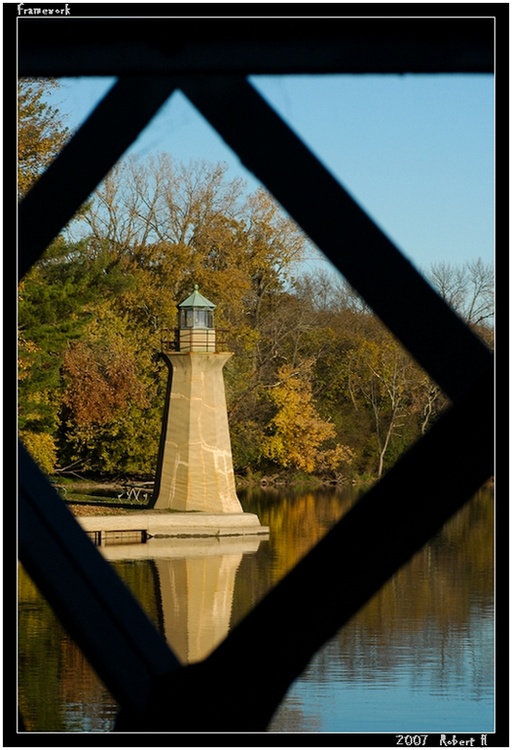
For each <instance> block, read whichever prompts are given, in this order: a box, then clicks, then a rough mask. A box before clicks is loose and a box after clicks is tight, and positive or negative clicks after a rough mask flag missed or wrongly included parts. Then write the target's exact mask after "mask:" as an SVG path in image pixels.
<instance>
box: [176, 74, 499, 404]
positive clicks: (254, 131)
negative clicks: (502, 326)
mask: <svg viewBox="0 0 512 750" xmlns="http://www.w3.org/2000/svg"><path fill="white" fill-rule="evenodd" d="M179 85H180V88H181V90H182V91H183V93H184V94H185V95H186V96H187V97H188V98H189V99H190V101H191V102H192V103H193V104H194V105H195V106H196V107H197V108H198V109H199V111H200V112H201V113H202V114H203V115H204V116H205V117H206V118H207V119H208V120H209V122H210V123H211V125H213V127H214V128H215V129H216V130H217V132H218V133H219V135H221V136H222V137H223V138H224V140H225V141H226V143H227V145H228V146H230V147H231V148H232V149H233V150H234V151H235V152H236V153H237V154H238V156H239V157H240V159H241V160H242V162H243V164H244V165H245V166H246V167H247V169H249V170H250V171H251V172H252V173H253V174H254V175H255V176H256V177H257V178H258V179H259V180H261V182H262V183H263V184H264V185H265V186H266V187H267V188H268V189H269V190H270V192H271V193H273V195H274V197H275V198H276V199H277V200H278V201H279V202H280V203H281V205H282V206H283V207H284V208H285V210H286V211H287V212H288V213H289V214H290V215H291V216H292V218H294V219H295V221H296V222H297V223H298V224H299V225H300V226H301V227H302V229H303V230H304V231H305V232H306V233H307V234H308V235H309V237H310V238H311V239H312V240H313V242H315V243H316V245H317V246H318V247H319V248H320V249H321V250H322V251H323V252H324V253H325V255H326V256H327V257H328V258H329V259H330V260H331V261H332V263H333V264H334V265H335V266H336V267H337V268H338V269H339V270H340V271H341V273H342V274H343V275H344V276H345V277H346V278H347V280H348V281H349V282H350V284H351V285H352V286H353V287H354V288H355V289H356V290H357V291H358V292H359V293H360V294H361V295H362V297H363V298H364V299H365V300H366V302H367V303H368V304H369V305H370V306H371V307H372V308H373V310H374V311H375V313H376V314H377V315H378V316H379V317H380V318H381V320H382V321H383V322H384V323H385V324H386V325H387V326H388V327H389V328H390V329H391V331H392V332H393V333H394V334H395V336H397V338H399V339H400V341H401V342H402V344H403V345H404V346H405V347H406V349H408V350H409V352H411V354H412V355H413V356H414V357H415V358H416V359H417V361H418V362H419V363H420V365H421V366H422V367H423V368H424V369H425V370H426V371H427V372H428V373H429V374H430V375H431V376H432V377H433V378H434V380H436V381H437V383H438V384H439V385H440V386H441V388H443V389H444V391H445V392H446V394H447V395H448V396H449V397H450V398H451V399H457V398H459V397H460V396H461V395H462V394H463V393H464V392H465V391H466V390H467V389H468V387H469V386H470V385H471V383H472V382H474V381H475V380H476V379H478V377H479V376H480V375H482V373H483V372H485V369H486V367H487V366H488V364H489V362H490V360H491V355H490V352H489V350H488V349H487V348H486V347H485V345H484V344H483V343H482V342H481V341H480V340H479V339H478V338H477V337H476V336H474V335H473V333H472V332H471V331H470V330H469V328H468V327H467V326H466V325H465V324H464V323H463V322H462V321H461V320H460V319H459V318H458V317H457V316H456V315H455V313H454V312H453V311H452V310H451V309H450V308H449V307H448V305H446V304H445V303H444V301H443V300H442V299H441V298H440V297H439V295H438V294H437V293H436V292H435V291H434V290H433V289H432V287H431V286H430V285H429V284H428V283H427V282H426V281H425V279H424V278H423V277H422V276H421V275H420V274H419V273H418V272H417V271H416V270H415V268H414V267H413V266H412V264H411V263H409V261H407V259H406V258H405V257H404V256H403V255H402V254H401V253H400V251H399V250H398V249H397V248H396V247H395V246H394V245H393V243H392V242H391V241H390V240H389V239H388V237H387V236H386V235H385V234H384V233H383V232H382V231H381V230H380V229H379V227H377V225H376V224H375V223H374V222H373V221H372V220H371V219H370V218H369V217H368V215H367V214H366V213H365V212H364V211H363V210H362V208H361V207H360V206H359V205H358V204H357V203H356V202H355V201H354V200H353V199H352V197H351V196H350V195H349V194H348V192H347V191H346V190H345V189H344V188H343V187H342V186H341V185H340V184H339V183H338V182H337V181H336V180H335V179H334V178H333V177H332V176H331V174H330V173H329V172H328V171H327V170H326V169H325V168H324V167H323V166H322V164H320V162H319V161H318V160H317V159H316V158H315V157H314V156H313V154H312V153H311V152H310V151H309V150H308V149H307V148H306V146H305V145H304V144H303V143H302V141H301V140H300V139H299V138H298V137H297V136H296V135H295V134H294V133H293V131H292V130H291V129H290V128H288V126H287V125H286V124H285V123H284V122H283V121H282V120H281V118H280V117H279V116H278V115H277V114H276V113H275V112H274V111H273V110H272V108H271V107H270V106H269V105H268V104H267V103H266V102H265V100H264V99H263V98H262V97H261V96H260V95H259V94H258V92H257V91H256V90H255V89H254V88H253V87H252V86H251V85H250V84H249V83H248V82H247V81H246V80H245V79H243V78H239V77H236V76H231V77H228V76H217V77H215V78H212V77H206V76H190V77H188V78H181V79H180V84H179Z"/></svg>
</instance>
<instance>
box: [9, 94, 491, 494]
mask: <svg viewBox="0 0 512 750" xmlns="http://www.w3.org/2000/svg"><path fill="white" fill-rule="evenodd" d="M42 112H43V114H45V110H44V107H43V108H42ZM36 122H37V117H36ZM23 167H24V161H23V159H21V163H20V169H21V170H22V171H23ZM36 177H37V175H36ZM36 177H35V178H36ZM311 251H312V248H311V247H310V246H309V245H308V241H307V239H306V238H305V237H304V235H303V233H302V232H301V230H300V229H299V228H298V227H297V226H296V225H295V224H294V222H293V221H291V220H290V219H289V218H288V217H286V216H285V215H283V213H282V211H281V210H280V209H279V207H278V206H277V204H276V203H275V202H274V201H273V200H272V198H271V197H270V196H269V195H268V194H267V193H266V192H265V191H263V190H258V191H256V192H255V193H254V194H252V195H247V194H246V192H245V186H244V184H243V183H242V182H241V181H238V180H235V181H233V180H228V178H227V174H226V168H225V166H223V165H212V164H208V163H196V164H192V165H189V166H186V167H185V166H183V165H179V164H177V163H175V162H174V161H173V159H172V158H171V157H170V156H169V155H167V154H162V155H160V156H158V157H155V158H151V159H145V160H143V159H138V158H131V159H128V160H125V161H123V162H121V163H120V164H119V165H118V166H117V167H116V168H115V169H114V170H113V171H112V172H111V173H110V174H109V176H108V177H107V178H106V180H105V181H104V182H103V183H102V185H101V186H100V187H99V189H98V190H97V192H96V194H95V195H94V196H93V197H92V198H91V200H90V202H89V204H88V205H87V206H85V207H84V208H83V210H82V211H81V213H80V215H79V216H78V217H77V218H76V220H75V222H74V223H73V225H72V226H71V227H70V228H69V229H68V230H66V232H65V233H64V234H63V235H62V236H61V237H59V238H58V239H57V240H56V241H55V242H54V243H53V245H52V246H51V247H50V248H49V249H48V251H47V252H46V254H45V256H44V257H43V258H42V259H41V260H40V261H39V262H38V263H37V264H36V265H35V266H34V267H33V268H32V269H31V271H30V272H29V273H28V274H27V275H26V277H25V278H24V279H23V281H22V283H21V284H20V288H19V304H18V319H19V346H18V352H19V400H18V402H19V429H20V434H21V437H22V439H23V441H24V442H25V444H26V445H27V447H28V449H29V450H30V451H31V452H32V455H33V456H34V458H35V459H36V460H37V461H38V462H39V464H40V465H41V466H42V468H43V469H44V470H45V471H46V472H48V473H50V474H55V473H56V472H59V471H60V472H62V471H74V472H77V473H79V474H80V475H82V476H87V475H88V474H89V475H95V476H101V477H103V478H114V477H126V476H132V477H152V476H153V473H154V470H155V467H156V458H157V451H158V443H159V439H160V431H161V426H162V416H163V404H164V396H165V389H166V381H167V370H166V368H165V366H164V364H163V363H162V361H161V359H160V357H159V352H160V350H161V338H162V336H163V335H164V334H165V331H166V329H173V328H175V326H176V324H177V315H176V312H177V311H176V305H177V304H178V303H179V302H180V301H182V300H183V299H184V298H185V297H187V296H188V295H189V294H190V293H191V291H192V290H193V285H194V284H198V285H199V287H200V291H201V293H202V294H204V296H206V297H207V298H208V299H210V300H212V301H213V302H214V303H215V304H216V305H217V309H216V315H215V326H216V328H217V330H219V331H222V336H223V337H224V338H225V340H226V341H227V344H228V347H227V348H229V349H230V350H231V351H233V352H234V355H235V356H234V357H232V358H231V359H230V361H229V362H228V364H227V365H226V367H225V381H226V395H227V400H228V411H229V422H230V429H231V440H232V450H233V461H234V466H235V471H236V472H237V473H239V474H240V475H245V476H247V475H249V476H254V475H261V474H266V475H268V474H278V473H280V472H284V471H290V470H292V471H296V472H301V473H304V474H316V475H321V476H323V477H325V478H328V479H330V480H332V481H357V480H359V479H365V478H373V477H375V476H379V475H380V474H382V473H383V472H384V471H385V469H386V467H388V466H389V465H391V464H392V463H394V461H395V460H396V458H397V457H398V456H399V455H400V453H402V452H403V450H404V449H405V448H406V447H407V446H408V445H410V444H411V443H412V442H413V441H414V440H416V439H417V438H418V436H420V435H421V434H422V433H424V432H425V431H426V430H427V429H428V428H429V426H430V425H431V424H432V422H433V421H434V420H435V419H436V417H437V415H438V414H439V413H440V411H441V410H442V409H443V408H445V406H446V403H447V402H446V398H445V397H444V395H443V393H441V392H440V390H439V388H438V387H437V386H436V385H435V383H433V382H432V381H431V379H430V378H429V377H428V376H427V375H426V374H425V373H424V372H423V371H422V370H421V369H420V368H419V367H418V366H417V364H416V363H415V362H414V361H413V360H412V359H411V358H410V357H409V356H408V354H407V353H406V352H405V351H404V350H403V348H402V347H401V346H400V345H399V344H398V343H397V341H396V340H395V339H394V338H393V337H392V336H391V335H390V334H389V332H388V331H387V330H386V329H385V328H384V327H383V326H382V325H381V324H380V322H379V321H378V319H377V318H376V317H375V316H374V315H373V314H372V312H371V311H370V310H369V309H368V308H367V307H366V306H365V305H364V304H363V303H362V302H361V300H360V299H359V298H358V297H357V295H356V294H354V292H353V291H352V290H351V289H350V287H349V286H348V285H347V284H345V283H344V282H343V281H342V280H341V277H340V278H339V279H338V277H334V276H332V275H327V274H325V273H323V274H322V273H320V272H317V273H312V274H308V275H305V274H304V273H303V271H302V269H303V268H304V265H303V264H302V261H303V260H304V259H305V257H306V255H307V254H308V253H309V252H311ZM431 279H432V282H433V283H434V285H435V286H436V287H437V288H438V290H439V291H440V293H441V294H442V295H443V296H444V297H445V298H446V299H447V301H448V302H449V303H450V304H452V305H453V306H454V308H455V309H456V310H457V311H458V312H459V314H460V315H461V316H462V317H463V318H464V319H466V320H467V321H468V323H469V324H470V325H471V326H473V327H474V328H475V330H476V331H477V333H478V334H479V335H480V336H482V337H483V338H484V339H485V340H486V341H487V343H488V344H489V345H490V346H492V325H491V323H492V314H493V299H492V293H493V274H492V268H490V267H486V266H484V264H483V263H482V262H481V261H477V262H474V263H467V264H465V265H464V266H462V267H453V266H451V265H450V264H439V265H438V266H436V267H434V268H432V269H431Z"/></svg>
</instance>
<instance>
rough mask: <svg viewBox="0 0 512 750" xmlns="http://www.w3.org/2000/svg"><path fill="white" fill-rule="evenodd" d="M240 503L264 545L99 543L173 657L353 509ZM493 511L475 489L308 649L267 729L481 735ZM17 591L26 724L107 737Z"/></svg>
mask: <svg viewBox="0 0 512 750" xmlns="http://www.w3.org/2000/svg"><path fill="white" fill-rule="evenodd" d="M239 495H240V500H241V502H242V504H243V506H244V509H245V510H246V511H250V512H255V513H257V514H258V516H259V517H260V520H261V522H262V524H263V525H266V526H269V527H270V535H269V537H268V539H265V540H254V539H253V540H248V541H243V540H241V539H231V540H228V541H225V542H222V541H221V542H219V541H218V540H204V539H203V540H197V541H196V542H195V543H193V542H190V541H188V540H174V542H173V541H172V540H150V541H149V542H148V544H146V545H131V546H127V545H123V546H109V547H104V548H102V549H103V553H104V554H105V556H106V557H107V558H108V559H109V560H110V561H111V564H112V565H113V566H114V567H115V568H116V570H117V571H118V573H119V575H120V576H121V577H122V578H123V580H124V581H125V582H126V583H127V584H128V586H129V587H130V588H131V589H132V591H133V592H134V594H135V596H136V597H137V598H138V600H139V601H140V603H141V605H142V606H143V607H144V608H145V610H146V611H147V613H148V615H149V616H150V617H151V619H152V620H153V621H154V623H155V624H156V626H157V627H158V628H159V629H160V631H161V632H162V633H164V634H165V636H166V638H167V639H168V641H169V643H170V645H171V647H172V648H173V649H174V651H175V653H176V654H177V655H178V656H179V658H180V659H181V660H182V661H183V662H191V661H194V660H199V659H201V658H203V657H204V656H205V655H206V654H207V653H208V652H209V651H211V650H212V649H213V648H214V647H215V645H216V644H217V643H218V642H220V640H222V639H223V638H224V637H225V635H226V634H227V632H228V631H229V628H230V627H232V626H233V624H235V623H236V622H238V621H239V620H240V619H241V618H243V617H244V616H245V614H246V613H247V612H248V611H249V610H250V609H251V607H253V606H254V604H255V603H256V602H257V601H258V600H259V599H260V598H261V597H263V596H264V595H265V592H267V591H268V590H269V589H270V588H271V587H272V586H273V585H274V584H275V583H276V582H277V581H278V580H279V579H280V578H281V577H282V576H283V575H285V574H286V572H287V571H288V570H290V568H291V567H292V566H293V565H294V564H295V563H296V561H297V560H298V559H299V558H300V557H301V556H303V555H304V554H305V553H306V552H307V551H308V550H309V549H310V548H311V547H312V546H313V545H314V544H315V542H316V541H318V540H319V539H320V538H321V537H322V536H323V535H324V534H325V533H326V532H327V531H328V529H329V528H331V526H332V525H333V524H334V523H335V522H336V521H337V520H338V519H339V518H340V517H341V516H342V515H343V513H345V512H346V511H347V510H348V508H349V507H350V506H351V504H352V503H353V502H355V501H356V496H355V494H354V493H353V491H343V492H342V491H330V490H329V491H326V490H322V491H314V492H303V493H302V494H292V493H290V492H276V491H271V490H265V491H262V490H258V491H257V492H256V491H252V492H251V493H248V492H245V493H239ZM493 510H494V507H493V498H492V493H491V492H490V491H487V490H481V491H480V492H479V493H478V495H477V496H476V497H475V498H474V499H473V500H472V501H471V502H470V503H469V504H468V505H467V506H466V507H465V508H464V509H463V510H462V511H461V512H460V513H459V514H458V515H457V516H456V517H455V518H454V519H452V521H451V522H450V523H449V524H448V525H447V526H446V527H445V528H444V529H443V531H442V532H441V533H439V534H438V535H437V536H436V537H435V538H434V539H433V540H432V541H431V542H430V544H428V546H426V547H425V548H424V549H423V550H422V551H421V552H420V553H418V554H417V555H416V557H415V558H414V559H413V560H412V561H411V562H410V564H409V565H408V566H406V567H405V568H404V569H403V570H401V571H400V572H399V573H398V574H397V575H396V576H395V577H394V578H393V579H392V580H391V581H389V582H388V583H387V584H386V586H385V587H384V588H383V589H382V590H381V591H380V593H379V594H378V595H377V596H375V597H374V599H373V600H372V601H370V602H369V603H368V604H367V605H366V607H365V608H364V609H363V610H361V611H360V612H359V613H358V615H357V616H356V617H354V618H353V620H352V621H351V622H350V623H349V624H348V625H347V626H346V627H344V628H343V629H342V630H341V631H340V632H339V633H338V634H337V635H336V637H335V638H333V639H332V640H331V641H329V642H328V643H327V644H326V645H325V646H324V648H323V649H322V650H321V651H320V652H318V653H317V655H316V656H315V658H314V659H313V661H312V662H311V663H310V665H309V667H308V668H307V670H306V671H305V672H304V673H303V675H302V676H301V677H300V679H298V680H297V682H296V683H295V684H294V685H293V686H292V688H291V689H290V691H289V693H288V695H287V696H286V699H285V700H284V702H283V703H282V705H281V707H280V709H279V710H278V712H277V713H276V714H275V716H274V718H273V720H272V723H271V725H270V727H269V731H270V732H274V733H277V732H299V733H309V732H347V733H370V732H375V733H384V732H390V733H402V732H403V733H409V732H410V733H413V732H416V733H419V732H422V733H438V732H448V733H453V732H455V733H456V732H461V733H462V732H471V733H476V732H478V733H486V732H488V733H491V732H493V731H494V601H493V592H494V553H493V527H494V523H493V518H494V516H493ZM331 575H332V579H333V596H335V595H336V576H337V572H336V571H332V573H331ZM19 592H20V593H19V628H18V634H19V676H18V682H19V703H20V708H21V711H22V714H23V716H24V720H25V723H26V726H27V729H28V730H30V731H47V732H109V731H111V729H112V727H113V723H114V719H115V715H116V711H117V707H116V704H115V702H114V700H113V699H112V697H111V696H110V694H109V693H108V691H107V690H106V689H105V687H104V686H103V685H102V683H101V682H100V681H99V679H98V678H97V677H96V675H95V673H94V672H93V671H92V670H91V669H90V667H89V666H88V664H87V662H86V660H85V659H84V657H83V655H82V654H81V652H80V651H79V650H78V649H77V648H76V646H75V645H74V643H73V642H72V641H71V640H70V638H69V637H68V635H67V634H66V632H65V631H64V630H63V629H62V628H61V627H60V625H59V623H58V622H57V621H56V619H55V618H54V616H53V613H52V612H51V610H50V608H49V607H48V605H47V604H46V602H45V601H44V600H43V599H42V597H41V596H40V595H39V593H38V592H37V590H36V589H35V587H34V586H33V584H32V582H31V581H30V579H29V578H28V577H27V576H26V574H25V573H24V571H23V570H21V569H20V575H19ZM297 627H300V623H297Z"/></svg>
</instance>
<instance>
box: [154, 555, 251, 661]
mask: <svg viewBox="0 0 512 750" xmlns="http://www.w3.org/2000/svg"><path fill="white" fill-rule="evenodd" d="M242 556H243V555H242V553H241V552H239V553H235V554H229V555H228V554H226V555H211V556H208V557H187V558H183V559H181V560H177V559H173V560H169V559H166V560H164V559H159V560H155V565H156V568H157V570H158V576H159V579H160V594H161V602H162V613H163V621H164V629H165V637H166V639H167V642H168V643H169V645H170V647H171V648H172V650H173V651H174V653H175V654H176V656H177V657H178V659H179V660H180V661H181V662H182V663H183V664H190V663H192V662H195V661H201V660H202V659H204V658H205V657H206V656H208V654H209V653H210V652H211V651H213V649H214V648H215V647H216V646H217V645H218V644H219V643H220V642H221V641H223V640H224V638H225V637H226V636H227V634H228V632H229V626H230V620H231V607H232V604H233V592H234V588H235V576H236V572H237V570H238V567H239V565H240V562H241V560H242Z"/></svg>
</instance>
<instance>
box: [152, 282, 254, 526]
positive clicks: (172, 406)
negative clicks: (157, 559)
mask: <svg viewBox="0 0 512 750" xmlns="http://www.w3.org/2000/svg"><path fill="white" fill-rule="evenodd" d="M214 310H215V305H214V304H213V303H212V302H210V301H209V300H207V299H206V298H205V297H203V295H202V294H200V292H199V288H198V286H197V284H196V285H195V287H194V291H193V293H192V294H191V295H190V296H189V297H187V299H185V300H183V302H181V303H180V304H179V305H178V330H177V332H176V334H177V335H176V344H175V348H176V350H175V351H172V352H171V351H162V353H161V355H162V357H163V359H164V361H165V362H166V364H167V366H168V368H169V386H168V389H167V398H166V407H165V413H164V420H163V426H162V435H161V440H160V453H159V459H158V467H157V473H156V481H155V496H156V501H155V505H154V508H155V510H163V509H167V510H176V511H204V512H206V513H243V509H242V506H241V505H240V501H239V500H238V497H237V495H236V489H235V475H234V471H233V459H232V455H231V440H230V435H229V425H228V416H227V407H226V395H225V389H224V375H223V368H224V365H225V364H226V362H227V361H228V359H229V358H230V357H231V356H232V352H217V340H216V338H217V337H216V332H215V328H214V320H213V318H214Z"/></svg>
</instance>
